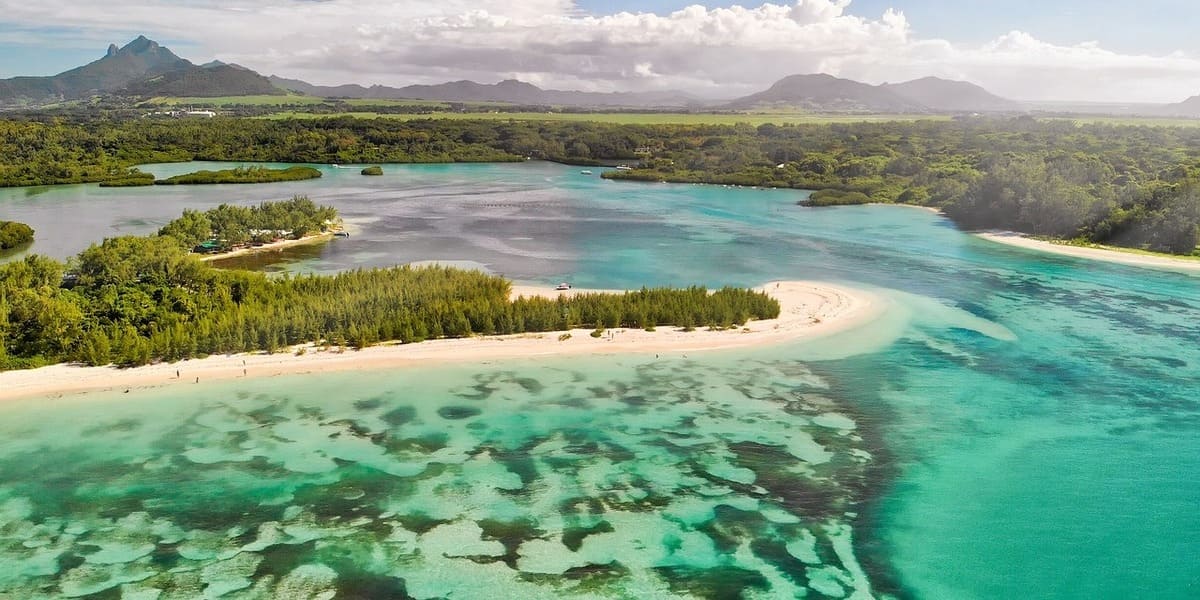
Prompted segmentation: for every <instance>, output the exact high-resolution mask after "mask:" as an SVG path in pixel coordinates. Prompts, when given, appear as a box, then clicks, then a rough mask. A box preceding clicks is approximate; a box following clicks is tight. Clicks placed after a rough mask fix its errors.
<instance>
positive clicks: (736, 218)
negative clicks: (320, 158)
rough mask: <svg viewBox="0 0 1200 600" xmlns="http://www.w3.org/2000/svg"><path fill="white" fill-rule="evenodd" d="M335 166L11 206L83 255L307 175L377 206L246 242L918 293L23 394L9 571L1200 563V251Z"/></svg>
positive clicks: (949, 586) (11, 448)
mask: <svg viewBox="0 0 1200 600" xmlns="http://www.w3.org/2000/svg"><path fill="white" fill-rule="evenodd" d="M195 168H196V166H195V165H162V166H155V167H151V168H150V169H149V170H151V171H153V172H155V173H156V174H159V175H166V174H172V173H179V172H185V171H190V170H194V169H195ZM323 170H324V171H325V177H323V178H322V179H320V180H315V181H307V182H294V183H288V184H278V185H267V186H213V187H185V188H161V187H159V188H132V189H130V188H125V189H113V190H101V189H100V188H97V187H95V186H66V187H59V188H27V189H12V190H0V218H5V219H16V220H20V221H24V222H28V223H30V224H31V225H33V226H34V227H35V229H37V231H38V241H37V242H35V245H34V247H33V248H31V249H30V251H34V252H42V253H47V254H51V255H55V256H60V257H65V256H67V255H70V254H72V253H74V252H77V251H78V250H80V249H82V248H84V247H86V246H87V245H88V244H89V243H91V242H93V241H97V240H98V239H100V238H102V237H104V236H107V235H115V234H120V233H149V232H151V231H154V230H155V229H157V228H158V227H160V226H161V225H162V224H163V223H165V222H166V221H167V220H169V219H171V218H174V217H175V216H177V215H178V213H179V212H180V211H182V209H183V208H185V207H190V208H204V207H209V206H215V205H217V204H220V203H221V202H238V203H256V202H260V201H262V200H271V199H281V198H286V197H289V196H291V195H292V194H308V195H310V196H311V197H312V198H313V199H314V200H316V201H318V202H321V203H326V204H332V205H334V206H336V207H337V208H338V209H339V210H340V211H341V212H342V214H343V215H344V216H345V217H346V220H347V221H348V223H349V224H350V225H351V227H352V229H353V231H354V235H353V236H352V237H351V238H349V239H339V240H335V241H333V242H331V243H328V244H325V245H323V246H314V247H310V248H303V249H299V250H297V251H296V252H294V253H288V254H283V255H276V256H272V257H269V258H268V259H256V262H255V263H254V264H252V265H251V266H255V267H257V268H262V269H266V270H270V271H289V272H330V271H337V270H341V269H346V268H354V267H359V266H381V265H392V264H398V263H408V262H415V261H426V260H436V261H440V262H451V263H455V264H465V265H472V266H478V267H479V268H485V269H488V270H490V271H492V272H496V273H502V274H504V275H505V276H508V277H510V278H514V279H519V280H528V281H536V282H543V283H547V282H554V281H557V280H560V279H568V280H570V281H572V282H573V283H575V284H576V285H584V286H599V287H637V286H641V285H654V284H691V283H703V284H708V285H724V284H736V285H751V284H759V283H762V282H764V281H768V280H771V279H777V278H792V279H796V278H810V279H824V280H832V281H839V282H844V283H849V284H853V285H859V286H864V287H870V288H873V289H876V290H877V291H878V293H881V294H883V295H884V297H886V298H887V299H888V300H889V301H890V302H891V309H890V310H889V312H888V314H887V315H886V316H885V317H884V319H882V320H881V321H880V322H879V323H875V324H872V325H870V326H867V327H865V328H863V329H861V330H857V331H853V332H849V333H846V334H843V335H839V336H836V337H833V338H829V339H824V340H814V341H811V342H807V343H801V344H792V345H788V346H783V347H777V348H764V349H759V350H755V351H748V352H733V353H715V354H694V355H691V356H689V357H687V358H685V357H683V356H682V355H678V356H675V355H672V356H661V357H659V358H657V359H656V358H653V356H652V355H650V356H631V357H605V358H596V359H588V360H587V361H580V360H578V359H575V360H571V361H565V360H564V361H545V362H539V363H536V364H530V363H527V362H516V361H514V362H504V361H500V362H494V363H490V364H472V365H459V366H454V367H445V368H439V369H424V370H422V371H421V372H413V371H409V370H403V369H402V370H397V371H394V372H388V373H374V374H370V375H362V374H354V375H345V374H338V375H324V376H306V377H294V378H276V379H270V380H261V381H260V380H248V381H246V382H228V383H221V384H204V385H201V386H198V387H192V388H189V389H186V390H183V389H179V390H156V391H147V392H141V393H131V394H128V395H126V394H121V395H114V396H111V397H110V396H104V395H90V396H87V397H84V398H74V399H71V398H68V399H59V400H41V401H24V402H17V403H10V404H9V405H6V406H4V407H2V408H0V415H2V416H3V419H2V421H0V597H13V598H37V597H63V596H69V597H88V596H89V595H94V596H93V597H105V598H116V597H126V598H152V597H157V598H195V597H202V596H207V597H222V598H258V597H330V596H331V595H332V594H336V597H339V598H344V597H350V598H353V597H359V598H369V597H406V596H407V597H413V598H441V597H448V598H497V597H514V598H516V597H521V598H538V597H545V598H557V597H579V598H655V597H661V598H674V597H694V598H737V597H745V598H792V597H809V598H826V597H828V598H841V597H859V598H865V597H872V596H873V597H883V596H892V597H897V598H909V597H911V598H1080V599H1084V598H1131V597H1154V598H1168V599H1171V598H1194V597H1197V596H1198V595H1200V562H1198V561H1196V559H1195V556H1196V549H1197V548H1200V513H1198V512H1197V511H1196V507H1197V506H1200V484H1197V483H1196V482H1197V481H1200V410H1198V409H1200V278H1197V277H1195V276H1189V275H1185V274H1177V273H1170V272H1162V271H1150V270H1138V269H1133V268H1129V267H1122V266H1117V265H1106V264H1102V263H1095V262H1087V261H1082V260H1077V259H1069V258H1059V257H1047V256H1042V255H1038V254H1035V253H1031V252H1027V251H1023V250H1017V249H1010V248H1007V247H1004V246H999V245H994V244H991V243H988V242H984V241H980V240H977V239H974V238H972V237H970V236H967V235H963V234H961V233H960V232H958V231H957V230H955V229H954V228H953V227H952V226H950V225H949V224H948V223H947V222H945V221H944V220H942V219H941V218H939V217H937V216H936V215H933V214H929V213H926V212H923V211H919V210H912V209H904V208H882V207H853V208H839V209H803V208H799V207H796V206H795V205H794V203H795V201H796V200H797V199H798V198H799V193H797V192H788V191H765V190H752V189H738V188H723V187H703V186H687V185H666V184H623V183H613V182H605V181H602V180H600V179H599V178H598V177H588V176H584V175H581V174H579V172H578V169H572V168H567V167H561V166H557V165H550V164H542V163H528V164H518V165H441V166H404V167H401V166H395V167H387V168H385V171H386V172H387V174H386V175H385V176H383V177H375V178H367V177H362V176H360V175H358V171H357V169H335V168H332V167H323ZM243 266H245V265H243ZM185 368H186V365H185Z"/></svg>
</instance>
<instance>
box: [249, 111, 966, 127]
mask: <svg viewBox="0 0 1200 600" xmlns="http://www.w3.org/2000/svg"><path fill="white" fill-rule="evenodd" d="M329 117H356V118H360V119H375V118H384V119H399V120H406V121H410V120H413V119H475V120H486V121H573V122H578V121H590V122H598V123H618V124H626V125H676V124H680V125H733V124H736V123H749V124H751V125H762V124H763V123H775V124H777V125H783V124H788V123H859V122H863V121H915V120H918V119H947V118H949V117H943V116H935V115H821V114H811V113H560V112H547V113H522V112H465V113H459V112H437V113H429V114H381V113H373V112H346V113H338V114H336V115H321V114H313V113H305V112H299V111H285V112H278V113H274V114H271V115H268V116H267V117H264V118H268V119H323V118H329Z"/></svg>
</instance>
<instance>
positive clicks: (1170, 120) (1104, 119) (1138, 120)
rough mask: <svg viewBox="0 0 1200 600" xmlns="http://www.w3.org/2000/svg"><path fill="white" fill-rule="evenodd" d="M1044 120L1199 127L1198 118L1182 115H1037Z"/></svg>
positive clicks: (1199, 121)
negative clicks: (1186, 117)
mask: <svg viewBox="0 0 1200 600" xmlns="http://www.w3.org/2000/svg"><path fill="white" fill-rule="evenodd" d="M1039 119H1044V120H1054V121H1075V122H1076V123H1080V124H1101V125H1130V126H1142V127H1200V119H1185V118H1182V117H1179V118H1176V117H1111V116H1104V115H1079V116H1074V117H1039Z"/></svg>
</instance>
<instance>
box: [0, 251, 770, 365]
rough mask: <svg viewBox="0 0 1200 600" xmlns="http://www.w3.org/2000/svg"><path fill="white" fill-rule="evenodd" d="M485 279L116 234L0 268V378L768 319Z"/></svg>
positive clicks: (669, 292) (698, 297) (639, 295)
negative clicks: (310, 269)
mask: <svg viewBox="0 0 1200 600" xmlns="http://www.w3.org/2000/svg"><path fill="white" fill-rule="evenodd" d="M510 290H511V284H510V283H509V282H508V281H506V280H504V279H502V278H500V277H496V276H492V275H487V274H484V273H480V272H476V271H464V270H458V269H453V268H446V267H426V268H411V267H407V266H406V267H396V268H389V269H371V270H355V271H349V272H344V273H339V274H337V275H332V276H325V275H305V276H296V277H267V276H266V275H264V274H261V273H253V272H246V271H232V270H221V269H217V268H214V267H210V266H208V265H207V264H206V263H203V262H201V261H200V260H198V259H197V258H196V257H195V256H194V255H191V254H189V253H188V252H187V251H186V250H184V249H183V248H182V245H181V244H180V243H179V241H178V240H176V239H175V238H173V237H171V236H170V235H161V236H149V237H134V236H127V237H118V238H110V239H107V240H105V241H104V242H103V243H100V244H95V245H93V246H91V247H90V248H88V249H87V250H85V251H83V252H82V253H80V254H79V255H78V256H77V257H75V258H74V259H72V260H70V261H68V262H67V263H62V262H58V261H55V260H52V259H50V258H46V257H44V256H40V255H32V256H28V257H26V258H24V259H23V260H20V261H16V262H11V263H7V264H4V265H0V369H18V368H30V367H36V366H41V365H46V364H53V363H59V362H66V361H76V362H80V363H84V364H88V365H106V364H111V363H115V364H118V365H122V366H135V365H142V364H147V363H150V362H156V361H164V360H165V361H174V360H179V359H185V358H191V357H201V356H206V355H212V354H222V353H236V352H253V351H265V352H277V351H281V350H284V349H286V348H287V347H288V346H292V345H296V344H303V343H310V342H311V343H319V344H328V345H331V346H349V347H354V348H363V347H367V346H371V345H374V344H378V343H381V342H401V343H413V342H420V341H423V340H428V339H437V338H444V337H465V336H471V335H476V334H511V333H525V332H547V331H557V330H564V329H571V328H578V327H586V328H602V327H616V326H627V327H645V328H653V327H655V326H681V327H685V328H690V327H698V326H716V327H730V326H734V325H740V324H743V323H745V322H746V321H747V320H748V319H767V318H774V317H777V316H778V315H779V310H780V309H779V303H778V302H777V301H776V300H774V299H772V298H770V297H769V296H767V295H766V294H764V293H762V292H756V291H751V290H746V289H735V288H725V289H721V290H719V291H716V292H715V293H709V292H708V291H707V290H706V289H704V288H700V287H692V288H687V289H644V290H640V291H635V292H629V293H625V294H585V295H580V296H576V297H572V298H559V299H555V300H551V299H547V298H540V297H539V298H518V299H511V298H510V297H509V294H510Z"/></svg>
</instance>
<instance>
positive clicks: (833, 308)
mask: <svg viewBox="0 0 1200 600" xmlns="http://www.w3.org/2000/svg"><path fill="white" fill-rule="evenodd" d="M758 289H761V290H763V291H765V292H767V293H768V294H770V295H771V296H772V297H774V298H775V299H777V300H778V301H779V303H780V309H781V310H780V315H779V317H778V318H776V319H765V320H759V321H750V322H748V323H746V325H745V326H744V327H738V328H735V329H728V330H722V331H712V330H708V329H707V328H697V329H696V330H694V331H683V330H682V329H680V328H678V327H668V326H662V327H658V328H657V329H656V330H655V331H645V330H643V329H624V328H622V329H609V330H606V331H605V332H604V335H602V336H601V337H599V338H595V337H592V336H591V335H590V334H591V330H589V329H576V330H572V331H569V332H545V333H524V334H514V335H489V336H474V337H469V338H454V339H437V340H427V341H424V342H420V343H414V344H386V345H379V346H373V347H370V348H364V349H362V350H352V349H344V350H340V349H336V348H335V349H331V350H322V349H320V348H318V347H317V346H314V345H307V346H303V347H296V348H292V349H290V350H289V351H286V352H279V353H275V354H265V353H247V354H236V355H218V356H210V357H207V358H198V359H191V360H184V361H179V362H175V363H165V362H164V363H157V364H152V365H147V366H143V367H134V368H127V369H120V368H116V367H112V366H108V367H86V366H79V365H72V364H59V365H52V366H48V367H41V368H38V369H27V370H21V371H8V372H3V373H0V400H10V399H15V398H34V397H48V396H60V395H64V394H78V393H83V392H93V391H123V390H131V389H144V388H151V387H161V386H172V385H181V386H182V385H203V384H205V383H208V382H212V381H217V380H228V379H236V378H258V377H273V376H279V375H298V374H305V373H324V372H339V371H358V370H382V369H389V368H401V367H406V366H418V365H429V364H463V363H472V362H476V363H480V362H486V361H493V360H505V359H518V358H533V359H537V358H542V357H546V358H550V357H559V356H571V355H579V356H585V355H603V354H656V355H661V356H664V357H671V358H679V357H681V356H683V355H686V354H688V353H694V352H705V351H713V350H724V349H733V348H745V347H750V346H760V345H770V344H778V343H783V342H789V341H794V340H800V339H806V338H815V337H822V336H827V335H831V334H834V333H837V332H840V331H844V330H847V329H852V328H855V327H857V326H859V325H862V324H864V323H867V322H869V321H871V320H872V319H874V318H875V317H877V316H879V315H881V314H882V313H883V312H884V310H885V308H886V306H885V301H884V300H883V299H882V298H880V297H879V296H877V295H875V294H872V293H870V292H866V291H862V290H857V289H851V288H847V287H843V286H840V285H835V284H830V283H823V282H810V281H777V282H771V283H768V284H765V285H763V286H761V287H760V288H758ZM593 291H611V290H580V289H576V290H571V291H568V292H558V291H555V290H553V289H551V288H550V287H548V286H533V285H514V286H513V289H512V295H513V297H516V296H526V297H532V296H544V297H549V298H553V297H555V296H556V295H558V294H568V295H570V294H578V293H585V292H593ZM566 334H570V335H569V337H567V336H566ZM301 349H302V350H303V352H300V350H301Z"/></svg>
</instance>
